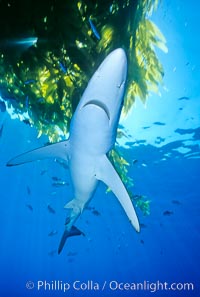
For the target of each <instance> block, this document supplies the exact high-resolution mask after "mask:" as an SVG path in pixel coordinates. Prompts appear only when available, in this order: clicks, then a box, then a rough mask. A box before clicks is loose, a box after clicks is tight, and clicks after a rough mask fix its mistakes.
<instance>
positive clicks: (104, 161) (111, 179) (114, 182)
mask: <svg viewBox="0 0 200 297" xmlns="http://www.w3.org/2000/svg"><path fill="white" fill-rule="evenodd" d="M96 178H97V179H98V180H101V181H103V182H104V183H105V184H106V185H107V186H108V187H109V188H110V189H111V190H112V192H113V193H114V194H115V196H116V197H117V199H118V200H119V202H120V204H121V206H122V207H123V209H124V210H125V212H126V214H127V216H128V218H129V220H130V222H131V224H132V225H133V227H134V228H135V229H136V231H137V232H139V231H140V226H139V222H138V218H137V215H136V213H135V210H134V207H133V204H132V202H131V199H130V197H129V195H128V192H127V190H126V188H125V187H124V185H123V183H122V181H121V179H120V177H119V175H118V174H117V172H116V171H115V169H114V167H113V166H112V164H111V163H110V161H109V160H108V158H107V157H106V155H104V156H102V157H101V158H100V160H99V162H98V167H97V169H96Z"/></svg>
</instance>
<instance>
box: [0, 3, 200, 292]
mask: <svg viewBox="0 0 200 297" xmlns="http://www.w3.org/2000/svg"><path fill="white" fill-rule="evenodd" d="M196 5H198V4H197V3H196ZM197 11H198V9H195V7H194V6H192V7H190V4H189V3H186V1H183V2H180V1H176V4H173V3H172V1H165V3H164V4H162V5H161V6H160V8H159V11H158V13H157V14H156V15H155V21H156V23H157V24H158V25H159V27H161V29H162V30H163V32H164V34H165V36H166V38H167V40H168V47H169V53H168V55H165V56H164V55H161V59H162V62H163V64H164V66H165V70H166V73H165V85H166V89H168V91H162V99H159V98H150V99H149V105H147V108H146V109H144V108H143V107H141V106H140V104H139V103H138V106H137V107H136V108H135V110H133V113H132V115H131V116H130V117H129V119H128V120H127V122H124V123H123V124H124V125H125V126H126V125H127V126H126V127H128V129H129V130H130V131H131V134H132V138H131V139H128V140H125V141H127V142H128V143H127V145H126V149H122V151H123V153H124V154H125V156H126V157H128V159H129V160H130V162H131V166H130V168H129V174H130V175H131V176H132V177H133V179H134V183H135V185H134V188H133V191H134V193H135V194H142V195H144V196H147V199H149V200H151V214H150V216H144V215H143V214H142V212H140V211H138V214H139V218H140V222H141V223H142V228H141V232H140V234H136V232H135V231H134V230H133V229H132V227H131V225H130V224H129V222H128V220H127V217H126V216H125V214H124V212H123V210H122V209H121V207H120V205H118V202H117V200H116V198H115V197H114V195H113V194H112V193H110V194H105V189H106V188H105V186H104V185H103V184H101V185H100V186H99V188H98V191H97V193H96V195H95V197H94V199H93V200H92V202H91V205H90V206H92V207H95V210H97V211H98V213H93V212H92V211H91V210H85V212H84V213H83V215H82V217H81V218H80V219H79V221H78V223H77V226H78V227H79V228H80V229H81V230H82V231H84V233H85V235H86V236H85V237H83V236H79V237H74V238H70V239H69V240H68V242H67V244H66V247H65V248H64V250H63V252H62V253H61V255H59V256H58V255H57V247H58V243H59V240H60V237H61V235H62V232H63V229H64V221H65V216H66V212H65V210H64V209H63V206H64V204H65V203H66V202H67V201H69V200H71V199H72V198H73V196H72V189H71V187H70V185H65V186H62V187H55V186H53V185H52V184H53V182H54V181H53V180H52V177H58V178H62V180H65V181H67V182H69V176H68V173H66V171H65V170H64V168H63V167H61V166H60V165H59V164H57V163H56V162H53V161H50V160H47V161H42V162H35V163H32V164H26V165H24V166H21V167H13V168H7V167H5V163H6V162H7V160H9V159H10V158H11V157H13V156H15V155H16V154H19V153H22V152H24V151H26V150H29V149H32V148H35V147H38V146H40V145H43V144H44V143H45V142H46V139H45V138H41V139H37V132H36V131H35V130H34V129H33V128H32V129H31V128H30V127H28V126H26V125H25V124H23V123H21V122H19V121H18V120H10V117H9V115H6V114H5V113H1V114H0V117H1V122H0V123H1V124H2V123H3V125H4V128H3V133H2V137H1V139H0V155H1V158H0V170H1V177H0V185H1V196H0V197H1V207H0V226H1V227H0V238H1V241H0V273H1V274H0V296H1V297H6V296H13V297H26V296H48V297H50V296H56V297H57V296H150V295H152V294H155V295H156V296H198V295H199V292H200V272H199V260H200V259H199V250H200V234H199V230H200V219H199V212H200V203H199V193H200V185H199V176H200V152H199V138H200V133H199V127H200V120H199V110H200V108H199V107H200V102H199V66H200V64H199V58H198V54H199V50H200V45H199V37H198V35H197V23H198V14H197ZM181 97H185V98H182V99H180V98H181ZM160 100H161V101H160ZM147 127H148V128H147ZM159 137H161V138H159ZM141 140H143V141H142V142H141ZM132 160H138V161H137V162H136V163H134V162H132ZM48 205H50V206H51V207H52V208H53V209H54V210H55V213H51V212H50V211H49V210H48ZM166 211H168V212H167V213H166ZM97 214H100V215H97ZM164 214H165V215H164ZM166 214H168V215H166ZM51 231H56V232H57V233H56V232H55V233H56V234H54V235H53V236H49V233H50V232H51ZM45 280H46V281H47V282H49V283H50V284H55V281H57V282H58V281H60V284H61V282H63V283H70V285H71V289H70V290H69V291H67V292H65V293H64V292H63V291H62V290H53V289H51V290H48V287H46V289H47V290H46V291H45V290H44V287H43V288H40V290H38V289H37V282H38V281H43V282H44V281H45ZM78 280H80V281H81V282H86V283H87V282H88V281H93V283H95V282H97V283H99V285H100V290H97V291H95V290H94V287H93V289H92V290H90V289H89V288H88V289H87V290H75V289H73V288H72V284H73V282H74V281H78ZM29 281H31V282H33V283H34V285H35V287H34V288H33V289H27V288H26V284H27V282H29ZM105 281H107V285H106V287H105V290H104V291H103V292H102V291H101V288H102V286H103V284H104V282H105ZM111 281H117V282H119V283H120V282H124V283H133V282H134V283H136V282H142V283H143V282H145V281H146V282H147V283H148V282H149V283H154V282H158V281H160V282H163V283H164V282H167V283H169V284H170V283H182V284H183V283H192V284H193V285H194V290H190V291H187V290H185V291H184V290H176V291H172V290H170V291H169V290H168V291H165V290H160V291H157V292H154V293H153V292H150V290H149V291H147V290H146V291H142V290H139V291H130V290H129V291H128V290H111V289H109V282H111ZM32 285H33V284H32V283H29V286H32ZM160 288H161V286H160ZM152 291H153V287H152Z"/></svg>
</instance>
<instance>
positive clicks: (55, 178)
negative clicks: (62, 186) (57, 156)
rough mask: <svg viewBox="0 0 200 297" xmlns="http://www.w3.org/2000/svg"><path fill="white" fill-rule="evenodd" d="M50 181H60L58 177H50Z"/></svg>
mask: <svg viewBox="0 0 200 297" xmlns="http://www.w3.org/2000/svg"><path fill="white" fill-rule="evenodd" d="M52 179H53V180H54V181H59V180H61V178H59V177H57V176H52Z"/></svg>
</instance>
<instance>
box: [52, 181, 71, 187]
mask: <svg viewBox="0 0 200 297" xmlns="http://www.w3.org/2000/svg"><path fill="white" fill-rule="evenodd" d="M68 185H69V184H68V183H67V182H66V181H64V180H58V181H56V182H54V183H52V186H53V187H56V188H58V187H62V186H68Z"/></svg>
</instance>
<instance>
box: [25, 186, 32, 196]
mask: <svg viewBox="0 0 200 297" xmlns="http://www.w3.org/2000/svg"><path fill="white" fill-rule="evenodd" d="M26 189H27V193H28V195H31V189H30V188H29V186H27V187H26Z"/></svg>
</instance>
